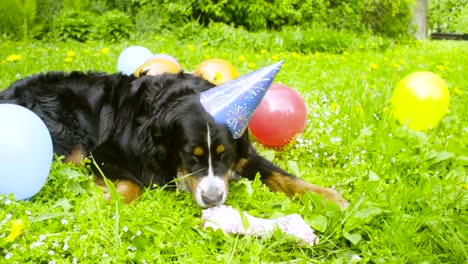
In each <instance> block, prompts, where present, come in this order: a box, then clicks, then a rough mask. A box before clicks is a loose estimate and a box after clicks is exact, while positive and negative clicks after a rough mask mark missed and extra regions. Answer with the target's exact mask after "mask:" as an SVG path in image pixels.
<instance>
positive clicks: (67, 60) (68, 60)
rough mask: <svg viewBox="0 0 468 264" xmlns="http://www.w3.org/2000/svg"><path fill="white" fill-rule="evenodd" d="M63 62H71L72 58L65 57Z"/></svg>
mask: <svg viewBox="0 0 468 264" xmlns="http://www.w3.org/2000/svg"><path fill="white" fill-rule="evenodd" d="M64 61H65V62H72V61H73V58H72V57H65V59H64Z"/></svg>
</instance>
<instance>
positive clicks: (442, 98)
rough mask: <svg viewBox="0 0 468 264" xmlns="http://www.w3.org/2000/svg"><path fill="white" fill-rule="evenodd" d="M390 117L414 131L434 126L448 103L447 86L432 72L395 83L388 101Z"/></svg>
mask: <svg viewBox="0 0 468 264" xmlns="http://www.w3.org/2000/svg"><path fill="white" fill-rule="evenodd" d="M390 102H391V103H392V105H393V116H394V117H395V118H396V119H397V120H398V122H399V123H400V124H406V123H407V122H408V123H407V125H408V127H409V128H410V129H412V130H414V131H421V130H426V129H429V128H433V127H435V126H437V124H438V123H439V121H440V120H441V119H442V118H443V117H444V115H445V113H446V112H447V110H448V107H449V103H450V93H449V90H448V88H447V84H446V83H445V82H444V80H442V78H440V77H439V76H438V75H436V74H435V73H432V72H427V71H422V72H415V73H412V74H409V75H407V76H406V77H404V78H403V79H402V80H401V81H400V82H398V84H397V86H396V87H395V91H394V92H393V96H392V98H391V99H390Z"/></svg>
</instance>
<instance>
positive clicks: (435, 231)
mask: <svg viewBox="0 0 468 264" xmlns="http://www.w3.org/2000/svg"><path fill="white" fill-rule="evenodd" d="M269 39H271V38H269ZM377 40H378V39H377ZM277 44H278V43H277ZM130 45H143V46H145V47H147V48H149V49H150V50H152V51H153V52H155V53H160V52H165V53H168V54H171V55H172V56H174V57H176V58H177V59H178V60H179V62H180V63H181V64H182V65H183V67H184V69H186V71H191V70H193V69H194V68H195V67H196V65H197V64H199V63H201V62H202V61H203V60H205V59H207V58H215V57H216V58H222V59H226V60H229V61H230V62H232V63H233V64H234V65H235V66H236V67H237V68H238V69H239V71H240V72H241V73H247V72H249V71H250V70H252V69H257V68H260V67H263V66H267V65H269V64H271V63H273V62H275V61H278V60H280V59H285V61H286V63H285V65H284V67H283V68H282V70H281V71H280V73H279V74H278V76H277V79H276V81H277V82H280V83H283V84H286V85H289V86H291V87H293V88H295V89H296V90H297V91H299V92H300V93H301V95H302V96H303V98H304V100H305V101H306V103H307V107H308V123H307V127H306V130H305V132H304V133H303V134H302V135H301V136H299V137H297V138H296V140H295V141H294V142H293V143H291V144H289V145H288V146H286V147H284V148H282V149H268V148H264V147H263V146H261V145H260V144H256V146H257V148H258V149H259V150H260V151H261V153H262V154H263V155H265V156H267V157H268V158H270V159H273V160H274V162H275V163H277V164H279V165H281V166H282V167H284V168H286V169H287V170H289V171H291V172H293V173H295V174H297V175H298V176H300V177H301V178H303V179H305V180H307V181H310V182H313V183H316V184H319V185H322V186H326V187H334V188H336V189H337V190H338V191H340V192H341V193H342V194H343V195H344V196H345V197H346V198H347V199H348V200H349V201H351V206H350V207H349V208H347V209H345V210H340V209H339V208H337V207H336V206H334V205H333V204H327V205H326V206H321V204H322V201H321V199H320V198H319V197H317V196H315V195H312V194H308V195H305V196H304V197H302V198H300V199H299V198H295V199H289V198H287V197H285V196H284V195H282V194H279V193H273V192H270V191H269V190H268V189H267V188H266V187H264V186H262V185H261V184H260V183H259V181H258V180H256V181H254V182H247V181H240V182H233V183H232V184H231V192H230V195H229V198H228V202H227V204H228V205H231V206H233V207H235V208H238V209H239V210H243V211H247V212H249V213H250V214H252V215H254V216H258V217H264V218H276V217H280V216H283V215H286V214H291V213H298V214H300V215H301V216H302V217H304V218H305V219H306V221H307V223H309V224H310V225H311V226H312V227H313V228H314V229H315V230H316V233H317V235H318V236H319V237H320V243H319V244H318V245H316V246H312V247H308V246H303V245H300V243H297V241H296V240H295V239H294V238H292V237H288V236H285V235H282V234H281V233H279V232H276V233H274V234H272V235H269V236H265V237H261V238H256V237H251V236H241V235H229V234H224V233H223V232H221V231H216V232H213V231H211V230H204V229H203V228H202V227H201V220H200V216H201V210H202V209H201V208H199V207H198V206H197V205H196V204H195V202H193V201H192V199H191V196H190V195H189V194H187V193H183V192H178V191H174V190H172V189H168V188H165V187H160V188H156V189H154V190H148V191H146V192H145V193H144V195H143V196H142V197H141V199H140V200H139V201H137V202H135V203H132V204H130V205H122V204H121V203H113V204H107V203H105V202H104V200H103V197H102V191H100V189H99V188H97V187H95V186H94V184H93V183H92V180H91V176H90V173H89V171H88V169H87V166H88V165H87V164H83V165H82V166H77V167H73V166H69V165H63V164H62V163H60V162H54V163H53V166H52V170H51V173H50V176H49V179H48V181H47V183H46V185H45V186H44V187H43V189H42V190H41V191H40V193H39V194H38V195H36V196H35V197H33V198H32V199H30V200H29V201H16V200H14V199H13V198H12V197H7V196H0V263H26V262H36V263H158V262H159V263H161V262H179V263H187V262H190V263H248V262H250V263H260V262H266V263H268V262H286V263H321V262H326V263H357V262H359V263H366V262H370V263H466V262H467V261H468V250H467V248H468V246H467V244H468V228H467V227H468V193H467V191H468V176H467V169H468V148H467V144H468V115H467V113H468V111H467V110H468V99H467V98H468V97H467V94H468V78H467V77H466V76H467V75H466V74H467V72H468V63H467V62H468V43H467V42H431V41H425V42H412V43H408V44H394V43H391V44H390V45H387V46H386V47H385V48H380V47H377V46H376V45H378V43H376V42H373V41H367V42H366V41H362V44H357V45H355V46H353V47H352V48H349V50H345V51H343V52H340V53H327V52H320V53H319V52H315V53H305V54H304V53H301V52H299V51H294V50H290V49H288V50H286V49H283V48H282V47H281V46H280V45H279V44H278V45H276V44H268V42H266V41H265V42H261V39H260V42H258V43H257V45H255V46H251V47H242V48H239V47H238V46H236V45H222V46H218V45H212V43H211V42H210V41H205V40H203V41H200V40H197V39H195V40H187V41H177V40H174V39H171V38H170V37H169V36H166V37H163V36H154V37H151V38H144V39H139V40H132V41H128V42H122V43H119V44H105V43H103V42H92V43H85V44H83V43H75V42H70V43H62V42H59V43H56V44H46V43H43V42H34V41H33V42H29V43H26V42H11V41H3V42H0V72H1V76H0V89H3V88H6V87H7V86H8V85H9V84H10V83H11V82H13V81H14V80H16V79H19V78H22V77H25V76H27V75H29V74H33V73H37V72H44V71H51V70H61V71H71V70H84V71H87V70H95V71H106V72H115V71H116V65H117V58H118V55H119V53H120V52H121V51H122V50H123V49H124V48H125V47H128V46H130ZM421 70H428V71H432V72H435V73H437V74H439V75H440V76H441V77H442V78H443V79H444V80H445V81H446V83H447V84H448V87H449V90H450V94H451V102H450V108H449V112H448V113H447V115H446V116H445V117H444V119H443V120H442V121H441V123H440V125H439V126H438V127H436V128H435V129H432V130H429V131H426V132H413V131H411V130H409V129H407V128H404V127H402V126H400V125H398V124H397V123H395V122H394V120H393V119H392V118H391V116H390V112H391V105H390V104H389V102H388V101H389V99H390V97H391V94H392V91H393V88H394V87H395V85H396V83H397V82H398V81H399V80H400V79H401V78H403V77H404V76H405V75H407V74H409V73H411V72H414V71H421ZM2 126H3V125H0V136H1V127H2ZM32 147H33V146H32ZM0 162H1V161H0Z"/></svg>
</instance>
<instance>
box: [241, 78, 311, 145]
mask: <svg viewBox="0 0 468 264" xmlns="http://www.w3.org/2000/svg"><path fill="white" fill-rule="evenodd" d="M306 123H307V108H306V104H305V103H304V100H303V99H302V97H301V96H300V95H299V94H298V93H297V92H296V91H294V90H293V89H291V88H289V87H288V86H286V85H281V84H272V85H271V86H270V88H269V89H268V90H267V92H266V94H265V97H264V98H263V99H262V101H261V102H260V105H259V106H258V108H257V110H255V113H254V114H253V116H252V119H251V120H250V123H249V130H250V132H251V133H252V135H253V136H254V137H255V138H256V139H257V140H258V141H259V142H260V143H262V144H264V145H267V146H270V147H278V146H284V145H286V144H288V143H289V142H290V141H291V139H292V138H293V137H294V136H295V135H296V134H299V133H302V132H303V131H304V128H305V125H306Z"/></svg>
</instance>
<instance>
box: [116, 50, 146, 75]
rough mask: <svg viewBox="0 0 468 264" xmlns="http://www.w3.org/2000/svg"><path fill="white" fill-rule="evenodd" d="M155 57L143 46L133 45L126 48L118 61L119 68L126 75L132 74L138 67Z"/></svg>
mask: <svg viewBox="0 0 468 264" xmlns="http://www.w3.org/2000/svg"><path fill="white" fill-rule="evenodd" d="M151 57H153V53H151V51H150V50H149V49H147V48H145V47H142V46H131V47H128V48H126V49H124V50H123V51H122V52H121V53H120V55H119V60H118V61H117V70H118V71H119V72H122V73H123V74H126V75H132V74H133V73H134V72H135V71H136V69H137V68H138V67H139V66H140V65H142V64H143V63H145V61H147V60H148V59H150V58H151Z"/></svg>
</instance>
